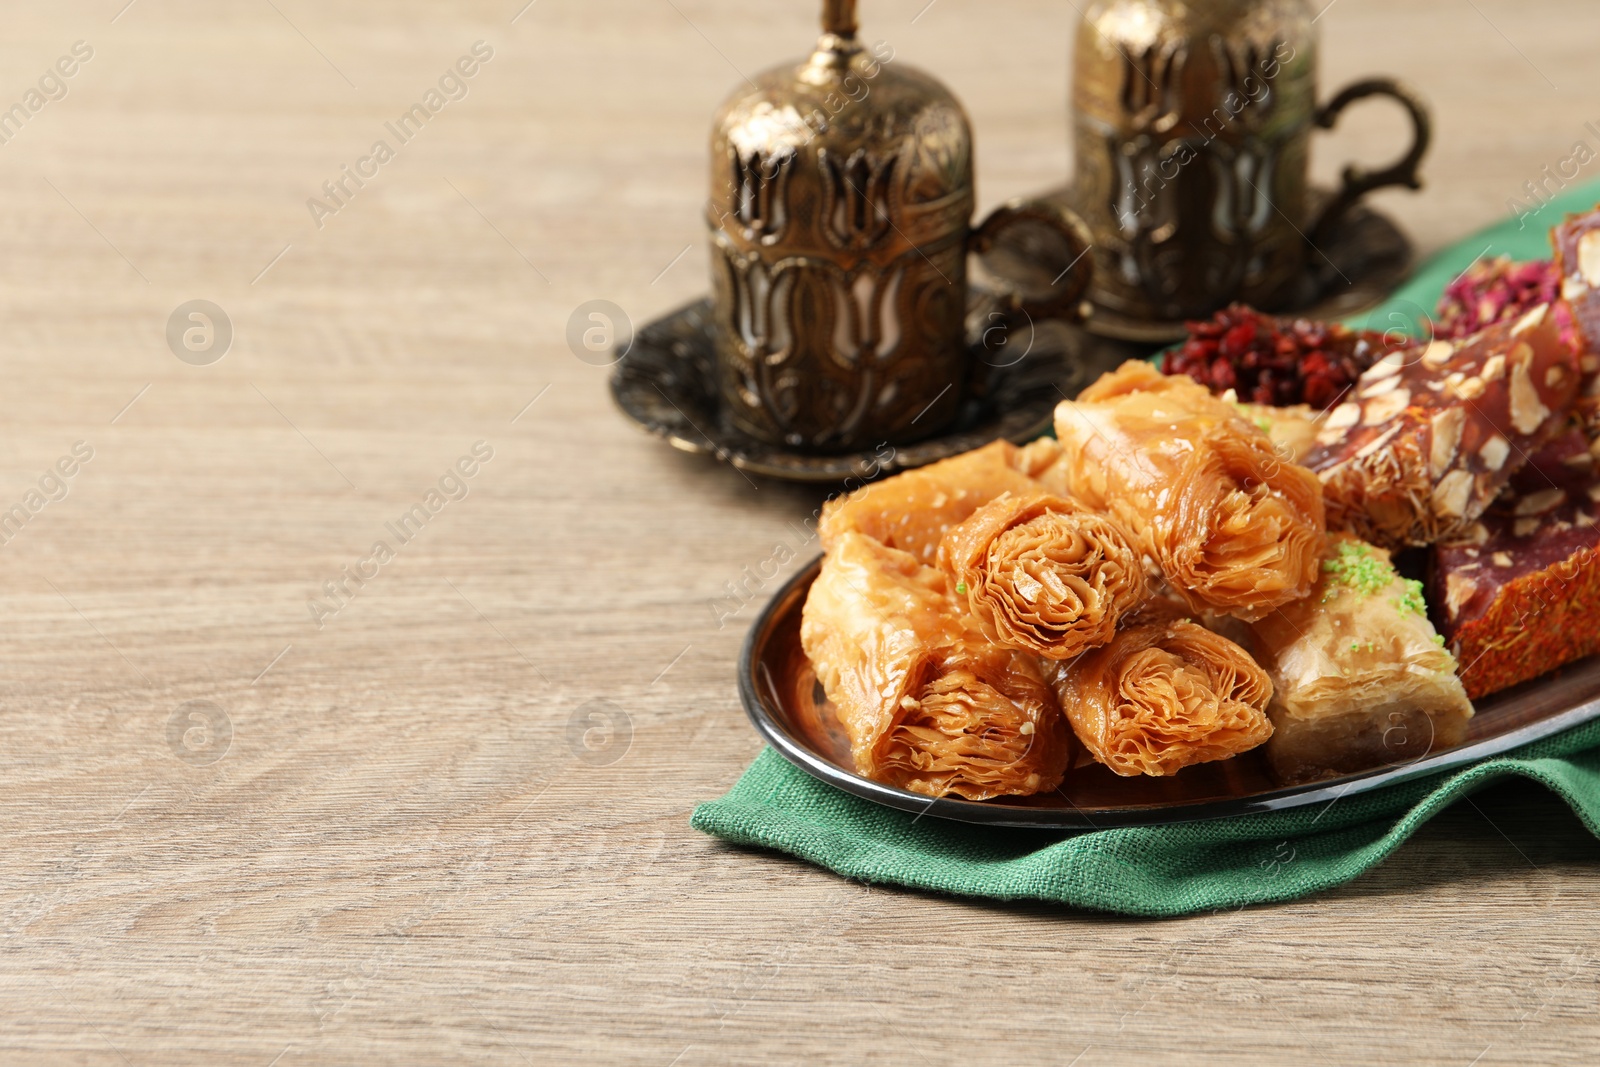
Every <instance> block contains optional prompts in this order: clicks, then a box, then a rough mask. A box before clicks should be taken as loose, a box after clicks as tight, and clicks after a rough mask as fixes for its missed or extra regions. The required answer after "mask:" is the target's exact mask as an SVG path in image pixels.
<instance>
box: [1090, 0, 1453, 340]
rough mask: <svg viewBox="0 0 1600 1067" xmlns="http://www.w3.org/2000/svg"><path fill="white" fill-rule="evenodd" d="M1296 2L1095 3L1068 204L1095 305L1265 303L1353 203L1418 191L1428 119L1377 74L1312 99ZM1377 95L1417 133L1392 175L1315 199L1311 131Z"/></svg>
mask: <svg viewBox="0 0 1600 1067" xmlns="http://www.w3.org/2000/svg"><path fill="white" fill-rule="evenodd" d="M1315 21H1316V20H1315V17H1314V16H1313V13H1312V7H1311V5H1310V4H1309V3H1307V2H1306V0H1210V2H1206V3H1196V2H1194V0H1097V2H1095V3H1093V4H1091V5H1089V7H1088V8H1087V10H1086V11H1085V12H1084V17H1083V20H1082V22H1081V23H1080V25H1079V28H1078V35H1077V45H1076V51H1075V66H1074V75H1073V89H1072V107H1073V113H1074V119H1073V121H1074V130H1073V132H1074V142H1073V143H1074V149H1075V176H1074V182H1073V187H1072V191H1071V195H1070V196H1069V198H1068V199H1069V202H1070V203H1071V205H1072V207H1073V208H1074V209H1075V210H1076V211H1077V212H1078V214H1079V215H1081V216H1082V217H1083V219H1084V220H1085V221H1086V222H1087V223H1088V224H1089V227H1090V229H1091V230H1092V231H1093V234H1094V242H1095V259H1096V268H1097V269H1096V272H1095V279H1094V289H1093V300H1094V302H1095V304H1097V305H1099V306H1101V307H1105V308H1108V309H1111V310H1114V311H1115V312H1117V313H1118V314H1119V315H1122V316H1126V317H1128V318H1134V319H1145V320H1172V319H1179V318H1192V317H1199V316H1204V315H1208V314H1210V313H1211V312H1213V311H1215V310H1216V309H1217V308H1219V307H1221V306H1223V305H1225V304H1227V303H1229V302H1231V301H1234V300H1241V301H1245V302H1247V303H1250V304H1254V305H1256V306H1257V307H1261V308H1265V309H1269V310H1271V309H1275V308H1278V307H1281V306H1283V304H1284V303H1285V302H1286V301H1287V300H1288V299H1289V298H1290V294H1291V292H1292V290H1293V289H1294V287H1295V285H1296V283H1297V282H1298V281H1299V280H1300V279H1301V277H1302V273H1303V270H1304V268H1306V267H1307V266H1308V265H1309V266H1311V267H1316V266H1318V265H1319V263H1320V260H1319V253H1318V251H1317V249H1318V246H1319V244H1321V243H1322V242H1323V241H1324V240H1325V239H1326V237H1327V235H1328V234H1329V233H1330V232H1331V231H1332V230H1333V228H1334V227H1337V226H1338V225H1339V222H1340V220H1341V219H1342V218H1343V217H1344V215H1345V214H1346V212H1348V211H1349V209H1350V208H1351V207H1352V206H1353V205H1354V204H1355V203H1356V202H1357V201H1358V200H1360V199H1361V197H1363V196H1365V195H1366V194H1367V193H1369V192H1371V191H1372V190H1374V189H1379V188H1382V187H1384V186H1388V185H1404V186H1408V187H1409V188H1412V189H1417V188H1421V185H1422V182H1421V179H1420V178H1419V177H1418V173H1417V171H1418V166H1419V165H1420V163H1421V161H1422V157H1423V154H1424V153H1425V152H1426V151H1427V148H1428V141H1429V137H1430V123H1429V118H1428V111H1427V108H1426V107H1425V105H1424V104H1423V103H1422V101H1421V100H1420V99H1418V97H1417V96H1416V94H1415V93H1414V92H1413V91H1411V90H1410V89H1408V88H1407V87H1405V86H1404V85H1403V84H1401V83H1400V82H1397V81H1395V80H1393V79H1390V78H1372V79H1368V80H1365V81H1360V82H1357V83H1355V84H1354V85H1351V86H1349V87H1347V88H1346V89H1344V90H1343V91H1342V92H1340V93H1338V94H1337V95H1336V96H1334V97H1333V98H1332V99H1331V100H1330V101H1329V102H1328V103H1327V104H1325V105H1323V106H1321V107H1318V106H1317V105H1316V102H1315V96H1316V77H1317V29H1316V26H1315ZM1368 96H1388V97H1391V98H1392V99H1394V100H1396V101H1397V102H1399V104H1400V105H1401V106H1402V107H1403V108H1405V110H1406V112H1407V113H1408V115H1409V117H1410V119H1411V122H1412V125H1413V128H1414V136H1413V140H1412V144H1411V147H1410V149H1409V150H1408V151H1407V152H1406V154H1405V155H1404V157H1403V158H1401V159H1400V160H1399V161H1398V162H1397V163H1395V164H1394V165H1393V166H1390V167H1386V168H1383V169H1381V170H1377V171H1366V170H1363V169H1362V168H1359V167H1355V166H1351V167H1347V168H1345V171H1344V182H1343V186H1342V188H1341V189H1339V190H1338V191H1337V192H1336V193H1335V194H1334V196H1333V197H1332V199H1331V200H1328V201H1327V202H1326V203H1324V204H1321V205H1318V204H1316V203H1315V202H1314V196H1313V194H1312V192H1311V190H1310V188H1309V185H1308V182H1307V177H1306V168H1307V157H1308V155H1309V149H1310V141H1311V133H1312V130H1313V129H1314V128H1316V127H1321V128H1330V127H1332V126H1333V124H1334V123H1335V121H1336V120H1337V119H1338V117H1339V115H1340V113H1341V112H1342V111H1343V110H1344V109H1345V107H1346V106H1347V105H1349V104H1350V103H1352V102H1354V101H1356V100H1359V99H1362V98H1364V97H1368Z"/></svg>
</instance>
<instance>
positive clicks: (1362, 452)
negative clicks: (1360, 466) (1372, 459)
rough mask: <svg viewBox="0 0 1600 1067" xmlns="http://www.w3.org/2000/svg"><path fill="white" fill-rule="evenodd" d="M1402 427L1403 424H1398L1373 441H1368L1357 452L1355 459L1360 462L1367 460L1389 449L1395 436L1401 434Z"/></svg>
mask: <svg viewBox="0 0 1600 1067" xmlns="http://www.w3.org/2000/svg"><path fill="white" fill-rule="evenodd" d="M1401 425H1402V424H1400V423H1396V424H1395V425H1393V426H1391V427H1389V428H1388V429H1387V430H1385V431H1383V432H1382V433H1380V434H1379V435H1378V436H1376V437H1374V438H1373V439H1372V440H1370V441H1368V442H1367V443H1366V444H1364V445H1362V446H1361V448H1360V449H1359V450H1358V451H1357V452H1356V454H1355V458H1356V459H1358V460H1362V459H1366V458H1367V457H1368V456H1370V455H1372V454H1373V453H1375V452H1378V451H1380V450H1381V449H1384V448H1387V447H1389V442H1390V441H1393V440H1394V439H1395V436H1396V435H1397V434H1398V433H1399V432H1400V427H1401Z"/></svg>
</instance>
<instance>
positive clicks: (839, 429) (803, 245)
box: [707, 0, 1093, 452]
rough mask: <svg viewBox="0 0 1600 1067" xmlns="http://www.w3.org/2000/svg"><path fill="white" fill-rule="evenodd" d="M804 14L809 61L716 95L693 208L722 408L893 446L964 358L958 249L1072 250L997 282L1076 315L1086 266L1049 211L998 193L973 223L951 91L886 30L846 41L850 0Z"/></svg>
mask: <svg viewBox="0 0 1600 1067" xmlns="http://www.w3.org/2000/svg"><path fill="white" fill-rule="evenodd" d="M823 30H824V33H823V36H822V39H821V41H820V42H819V43H818V45H817V48H816V51H815V52H814V53H813V54H812V55H811V57H810V58H809V59H807V60H805V61H804V62H802V63H800V64H799V65H798V66H794V65H787V66H783V67H778V68H775V69H773V70H770V71H767V72H766V73H764V74H761V75H759V76H757V77H756V78H755V79H754V82H753V83H752V85H751V86H748V87H746V88H744V89H742V90H741V91H740V92H738V93H737V94H736V95H735V96H734V97H733V98H732V99H730V100H729V101H728V102H727V103H726V104H725V105H723V108H722V110H721V112H720V113H719V116H718V119H717V123H716V127H715V129H714V131H713V134H712V139H711V157H712V167H711V200H710V204H709V208H708V213H707V222H708V224H709V226H710V230H711V243H712V271H713V275H714V284H715V291H714V312H713V318H714V343H715V355H716V359H715V364H716V373H717V379H718V386H719V390H720V394H721V397H722V409H723V414H724V417H725V418H726V419H728V420H729V421H730V422H731V424H732V425H733V426H734V427H735V428H736V429H738V430H740V431H742V432H744V433H747V434H749V435H751V436H753V437H755V438H757V439H759V440H762V441H766V442H769V443H772V444H781V445H785V446H787V447H790V448H794V449H803V450H809V451H816V452H831V451H847V450H853V449H859V448H864V447H872V446H874V445H877V444H881V443H889V444H899V443H908V442H910V441H913V440H916V439H918V438H922V437H926V436H929V435H931V434H934V433H936V432H938V431H940V430H942V429H944V428H946V427H947V426H948V425H949V424H950V423H951V421H952V420H953V419H954V418H955V416H956V414H957V411H958V409H959V406H960V402H961V400H962V398H963V395H964V393H965V392H966V390H967V385H968V379H969V374H970V372H971V369H972V368H971V362H972V359H971V355H970V353H969V349H968V346H967V343H966V339H965V326H964V320H965V317H966V313H967V296H968V293H967V258H968V255H969V254H970V253H980V254H981V253H983V252H984V251H986V250H987V249H989V248H990V247H991V246H993V245H995V244H997V243H1007V244H1013V245H1015V244H1019V243H1022V244H1026V243H1028V242H1029V241H1032V242H1038V241H1040V240H1042V239H1043V240H1050V239H1053V240H1055V241H1056V242H1057V243H1058V244H1061V243H1064V244H1065V245H1066V248H1067V251H1068V253H1069V255H1068V256H1067V259H1066V260H1064V262H1068V263H1070V264H1071V265H1070V266H1069V268H1068V269H1067V270H1065V271H1063V272H1062V276H1061V277H1059V278H1057V279H1056V280H1055V282H1054V284H1052V285H1051V286H1050V287H1049V289H1048V291H1041V292H1035V293H1029V294H1022V293H1018V292H1008V293H1004V294H1001V304H1002V307H1004V308H1005V309H1007V310H1008V311H1010V312H1014V313H1016V314H1018V315H1019V316H1020V315H1023V314H1025V315H1027V316H1031V317H1034V318H1051V317H1056V318H1060V317H1068V318H1070V317H1077V316H1078V315H1079V314H1080V308H1081V305H1082V298H1083V294H1084V293H1085V291H1086V290H1087V288H1088V284H1089V279H1090V273H1091V271H1092V269H1093V268H1092V257H1090V256H1087V255H1085V254H1084V253H1085V252H1086V251H1087V250H1088V247H1089V234H1088V231H1087V229H1086V228H1085V227H1084V226H1083V224H1082V223H1081V222H1080V221H1078V220H1077V219H1076V218H1075V217H1073V215H1072V213H1071V212H1070V211H1067V210H1066V209H1065V208H1063V207H1060V206H1057V205H1054V204H1050V203H1046V202H1043V201H1037V202H1026V203H1023V202H1017V203H1012V204H1008V205H1006V206H1005V207H1002V208H1000V209H999V210H997V211H996V212H995V213H994V214H992V215H990V216H989V217H988V218H987V219H986V220H984V222H983V223H982V224H981V225H979V226H977V227H976V228H974V227H973V226H972V213H973V207H974V196H973V178H972V134H971V129H970V126H969V123H968V120H967V116H966V113H965V112H964V111H963V109H962V107H961V105H960V103H959V102H958V101H957V100H956V99H955V97H954V96H952V95H951V93H950V92H949V91H948V90H947V89H945V88H944V86H942V85H941V84H940V83H939V82H938V81H936V80H935V79H933V78H931V77H929V76H928V75H926V74H923V73H921V72H919V71H916V70H913V69H910V68H909V67H907V66H906V65H905V64H903V63H900V62H898V61H896V60H895V58H894V54H893V50H892V49H890V48H888V47H887V46H885V45H879V46H877V47H876V48H873V49H868V48H866V47H864V46H863V45H862V44H860V43H859V42H858V41H857V40H856V22H855V3H854V0H828V2H827V3H826V4H825V6H824V14H823ZM1023 231H1029V232H1028V233H1026V234H1024V232H1023ZM1035 231H1043V232H1044V233H1045V234H1047V235H1048V236H1047V237H1041V234H1040V233H1039V232H1035Z"/></svg>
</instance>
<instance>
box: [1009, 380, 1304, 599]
mask: <svg viewBox="0 0 1600 1067" xmlns="http://www.w3.org/2000/svg"><path fill="white" fill-rule="evenodd" d="M1056 434H1057V436H1058V437H1059V438H1060V440H1061V445H1062V457H1061V459H1060V460H1059V461H1058V462H1057V463H1056V464H1055V466H1053V467H1052V468H1050V469H1049V470H1048V471H1046V472H1044V473H1043V474H1042V475H1041V476H1040V481H1041V482H1042V483H1043V484H1044V485H1045V486H1046V487H1047V488H1052V489H1058V490H1064V491H1065V493H1066V494H1067V495H1069V496H1072V497H1075V498H1077V499H1078V500H1080V501H1082V502H1083V503H1084V504H1085V505H1087V506H1088V507H1090V508H1093V509H1095V510H1096V511H1102V512H1106V513H1107V514H1110V515H1112V516H1113V517H1115V518H1116V519H1117V520H1118V521H1119V522H1120V523H1121V524H1122V525H1123V526H1124V527H1125V528H1126V529H1127V530H1128V531H1129V532H1130V533H1131V534H1133V536H1134V537H1135V538H1136V540H1137V543H1138V547H1139V548H1140V549H1141V551H1143V552H1144V553H1146V554H1148V555H1149V556H1150V557H1151V558H1152V559H1154V561H1155V563H1156V565H1157V566H1159V568H1160V570H1161V573H1162V574H1163V575H1164V576H1165V577H1166V579H1167V581H1168V583H1170V584H1171V586H1172V588H1173V589H1174V591H1176V592H1177V593H1178V595H1180V596H1181V597H1183V598H1184V600H1185V602H1186V603H1187V604H1188V605H1189V608H1190V610H1191V611H1193V612H1195V613H1196V614H1200V613H1204V612H1217V613H1219V614H1224V615H1234V616H1237V617H1239V618H1242V619H1254V618H1260V617H1261V616H1262V615H1265V614H1266V613H1267V612H1269V611H1271V610H1273V609H1274V608H1276V607H1278V606H1279V605H1280V604H1286V603H1289V602H1290V601H1293V600H1298V599H1299V598H1301V597H1303V596H1305V595H1306V594H1307V593H1308V592H1310V590H1311V585H1312V583H1313V582H1315V581H1316V577H1317V565H1318V561H1319V559H1320V556H1321V550H1322V536H1323V529H1324V519H1323V510H1322V491H1321V487H1320V486H1319V485H1318V484H1317V479H1316V476H1315V475H1313V474H1312V473H1311V472H1310V471H1308V470H1306V469H1305V468H1303V467H1300V466H1297V465H1296V464H1294V463H1292V462H1290V461H1289V460H1287V459H1286V458H1284V457H1283V456H1282V455H1280V454H1279V451H1278V449H1277V448H1275V447H1274V445H1273V444H1272V442H1271V441H1270V440H1268V438H1267V435H1266V434H1264V433H1262V432H1261V430H1260V429H1258V428H1257V427H1256V426H1254V425H1252V424H1251V423H1250V422H1247V421H1246V420H1245V419H1244V418H1242V417H1241V416H1240V414H1239V412H1238V411H1237V410H1236V409H1235V408H1234V407H1233V406H1232V405H1230V404H1227V403H1225V402H1224V401H1221V400H1218V399H1216V398H1215V397H1213V396H1212V395H1211V394H1210V393H1208V392H1206V390H1205V389H1204V388H1202V387H1201V386H1199V385H1196V384H1195V383H1194V382H1192V381H1190V380H1189V379H1188V378H1184V377H1166V376H1164V375H1162V374H1161V373H1160V372H1158V371H1157V370H1156V369H1155V368H1154V367H1152V366H1150V365H1149V364H1147V363H1138V362H1131V363H1126V364H1124V365H1123V366H1122V367H1121V369H1119V370H1117V371H1115V372H1114V373H1111V374H1108V375H1105V376H1104V377H1102V378H1101V379H1100V380H1099V381H1098V382H1096V383H1095V384H1093V385H1091V386H1090V387H1089V388H1088V389H1085V390H1084V391H1083V393H1082V395H1081V396H1080V397H1079V398H1078V400H1077V401H1076V402H1071V401H1067V402H1063V403H1062V404H1060V405H1059V406H1058V407H1057V408H1056Z"/></svg>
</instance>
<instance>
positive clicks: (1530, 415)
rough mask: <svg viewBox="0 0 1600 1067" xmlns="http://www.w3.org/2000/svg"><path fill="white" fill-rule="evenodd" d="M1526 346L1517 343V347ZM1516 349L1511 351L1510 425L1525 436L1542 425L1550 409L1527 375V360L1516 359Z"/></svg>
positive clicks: (1524, 347)
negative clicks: (1540, 397)
mask: <svg viewBox="0 0 1600 1067" xmlns="http://www.w3.org/2000/svg"><path fill="white" fill-rule="evenodd" d="M1527 347H1528V346H1527V345H1518V346H1517V349H1527ZM1517 349H1513V350H1512V353H1511V359H1512V368H1511V426H1512V428H1513V429H1515V430H1516V431H1517V432H1518V433H1520V434H1522V435H1523V436H1527V435H1529V434H1532V433H1534V432H1536V431H1537V430H1538V429H1539V427H1540V426H1543V425H1544V420H1546V419H1548V418H1549V417H1550V409H1549V408H1547V407H1545V406H1544V401H1542V400H1540V399H1539V390H1538V389H1536V388H1534V385H1533V379H1532V378H1530V377H1529V376H1528V361H1527V360H1526V359H1522V360H1518V359H1517ZM1530 354H1531V353H1530Z"/></svg>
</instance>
